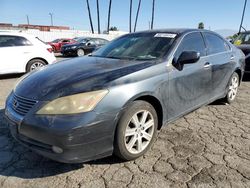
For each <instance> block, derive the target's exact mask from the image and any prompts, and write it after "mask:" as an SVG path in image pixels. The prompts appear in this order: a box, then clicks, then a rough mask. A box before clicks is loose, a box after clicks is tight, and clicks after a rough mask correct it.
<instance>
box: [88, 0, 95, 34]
mask: <svg viewBox="0 0 250 188" xmlns="http://www.w3.org/2000/svg"><path fill="white" fill-rule="evenodd" d="M86 2H87V8H88V13H89V23H90V27H91V31H92V33H93V34H94V28H93V23H92V18H91V12H90V8H89V0H86Z"/></svg>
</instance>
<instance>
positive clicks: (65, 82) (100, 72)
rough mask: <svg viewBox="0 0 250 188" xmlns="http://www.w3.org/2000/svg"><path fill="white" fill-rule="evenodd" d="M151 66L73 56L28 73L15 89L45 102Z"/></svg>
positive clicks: (147, 62) (98, 86)
mask: <svg viewBox="0 0 250 188" xmlns="http://www.w3.org/2000/svg"><path fill="white" fill-rule="evenodd" d="M152 65H155V62H152V61H132V60H130V61H129V60H118V59H110V58H97V57H79V58H73V59H70V60H65V61H62V62H59V63H56V64H52V65H49V66H47V67H45V68H43V69H42V70H39V71H35V72H33V73H30V75H28V76H27V77H25V78H24V79H23V80H22V81H21V82H20V83H19V84H18V85H17V86H16V88H15V89H14V92H15V93H16V94H17V95H19V96H22V97H25V98H29V99H34V100H40V101H41V100H43V101H47V100H52V99H54V98H58V97H62V96H67V95H72V94H76V93H80V92H87V91H93V90H99V89H103V88H108V87H109V86H110V83H111V82H112V81H114V80H116V79H118V78H121V77H123V76H126V75H128V74H131V73H134V72H137V71H139V70H142V69H145V68H148V67H150V66H152ZM128 81H130V82H131V80H128Z"/></svg>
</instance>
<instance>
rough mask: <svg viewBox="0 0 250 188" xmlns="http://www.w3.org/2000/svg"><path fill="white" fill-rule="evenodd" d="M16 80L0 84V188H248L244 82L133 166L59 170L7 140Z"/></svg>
mask: <svg viewBox="0 0 250 188" xmlns="http://www.w3.org/2000/svg"><path fill="white" fill-rule="evenodd" d="M16 77H17V76H14V77H13V76H10V77H5V78H2V80H0V89H1V90H0V109H1V110H0V187H11V188H12V187H38V188H40V187H41V188H42V187H94V188H99V187H115V188H119V187H131V188H132V187H164V188H167V187H176V188H177V187H178V188H182V187H183V188H185V187H190V188H209V187H226V188H227V187H233V188H237V187H239V188H242V187H246V188H249V187H250V79H249V78H246V79H245V81H244V82H243V83H242V85H241V88H240V91H239V95H238V97H237V100H236V101H235V103H233V104H232V105H224V104H222V103H221V102H215V103H213V104H210V105H208V106H205V107H202V108H200V109H198V110H196V111H195V112H193V113H190V114H188V115H186V116H185V117H183V118H180V119H179V120H177V121H175V122H174V123H171V124H169V125H168V126H165V127H163V128H162V130H161V131H160V132H159V134H158V138H157V139H156V141H155V143H154V144H153V146H152V148H151V150H150V151H149V152H147V153H146V154H145V155H144V156H143V157H141V158H139V159H137V160H135V161H131V162H123V161H120V160H119V159H117V158H116V157H108V158H104V159H100V160H96V161H91V162H87V163H84V164H61V163H57V162H54V161H51V160H49V159H46V158H44V157H41V156H39V155H37V154H35V153H33V152H31V151H29V150H28V149H26V148H24V147H23V146H21V145H20V144H19V143H17V142H16V141H15V140H14V139H13V138H12V137H11V135H10V132H9V130H8V125H7V123H6V121H5V120H4V118H3V108H4V101H5V99H6V96H7V95H8V93H9V92H10V91H11V88H12V87H13V86H14V84H15V82H16V80H17V78H16ZM249 77H250V76H249Z"/></svg>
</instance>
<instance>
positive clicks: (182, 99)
mask: <svg viewBox="0 0 250 188" xmlns="http://www.w3.org/2000/svg"><path fill="white" fill-rule="evenodd" d="M184 51H196V52H199V53H200V55H201V58H200V60H198V62H196V63H194V64H187V65H184V67H183V70H177V69H176V68H173V70H172V71H171V72H170V75H169V105H168V117H169V121H171V120H172V119H175V118H177V117H178V116H180V115H183V114H185V113H187V112H189V111H190V110H192V109H194V108H197V107H199V106H201V105H202V104H204V103H207V102H208V101H209V100H210V93H211V67H210V65H209V59H208V57H207V56H206V47H205V42H204V40H203V37H202V35H201V33H200V32H193V33H190V34H187V35H186V36H184V38H183V39H182V41H181V43H180V44H179V46H178V47H177V50H176V52H175V54H174V61H176V60H177V59H178V58H179V56H180V55H181V53H182V52H184Z"/></svg>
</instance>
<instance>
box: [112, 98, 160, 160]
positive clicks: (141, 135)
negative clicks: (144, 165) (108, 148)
mask: <svg viewBox="0 0 250 188" xmlns="http://www.w3.org/2000/svg"><path fill="white" fill-rule="evenodd" d="M143 117H144V118H143ZM143 119H145V121H144V120H143ZM136 120H137V121H136ZM143 121H144V123H142V122H143ZM136 122H137V123H136ZM157 126H158V116H157V113H156V111H155V109H154V107H153V106H152V105H151V104H149V103H147V102H145V101H134V102H133V103H132V104H131V105H130V106H129V107H128V108H127V109H126V111H125V112H123V114H122V116H121V118H120V120H119V122H118V125H117V129H116V135H115V143H114V154H115V155H116V156H118V157H119V158H121V159H123V160H126V161H129V160H134V159H136V158H138V157H140V156H142V155H143V154H144V153H145V152H146V151H147V150H148V149H149V148H150V147H151V145H152V143H153V142H154V139H155V137H156V132H157ZM146 133H147V134H146ZM126 134H127V135H126Z"/></svg>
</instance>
